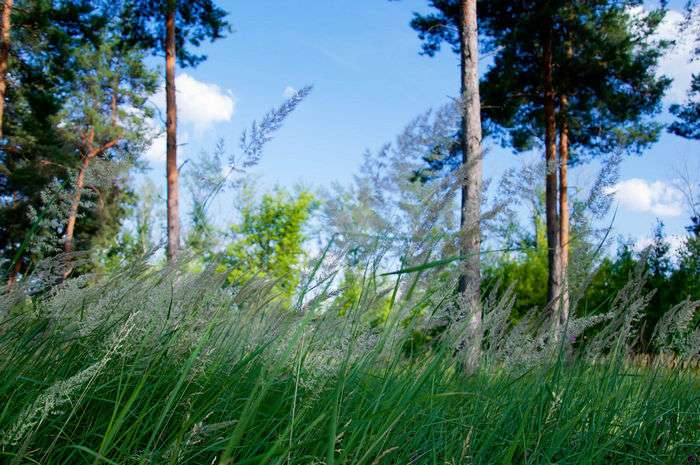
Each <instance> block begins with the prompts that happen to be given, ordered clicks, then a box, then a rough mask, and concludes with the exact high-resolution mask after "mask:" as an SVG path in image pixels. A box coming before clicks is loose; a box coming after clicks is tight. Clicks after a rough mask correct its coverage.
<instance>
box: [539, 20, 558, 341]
mask: <svg viewBox="0 0 700 465" xmlns="http://www.w3.org/2000/svg"><path fill="white" fill-rule="evenodd" d="M552 42H553V31H552V28H551V26H550V27H548V28H547V29H546V32H545V35H544V41H543V61H544V63H543V64H544V119H545V142H544V144H545V161H546V164H547V173H546V178H545V209H546V217H547V262H548V265H549V267H548V279H547V301H548V304H549V305H551V309H552V312H553V315H552V316H553V321H554V324H555V325H556V326H557V327H558V318H557V316H558V310H557V309H558V307H559V299H560V297H561V283H560V278H561V271H560V265H561V260H560V253H559V218H558V217H559V215H558V214H557V200H558V199H557V197H558V196H557V194H558V189H557V187H558V186H557V122H556V116H555V112H554V103H555V102H554V100H555V95H554V83H553V78H552V72H553V50H552V49H553V43H552ZM555 329H557V330H558V328H555ZM557 332H558V331H557Z"/></svg>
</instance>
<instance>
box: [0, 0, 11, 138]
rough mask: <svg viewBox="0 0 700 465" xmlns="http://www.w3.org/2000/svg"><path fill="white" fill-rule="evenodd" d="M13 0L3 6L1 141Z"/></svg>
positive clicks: (0, 60)
mask: <svg viewBox="0 0 700 465" xmlns="http://www.w3.org/2000/svg"><path fill="white" fill-rule="evenodd" d="M12 3H13V0H5V1H4V2H3V6H2V32H0V139H2V136H3V131H2V125H3V122H4V118H3V117H4V115H5V90H6V89H7V62H8V60H9V58H10V29H11V27H12V26H11V19H12Z"/></svg>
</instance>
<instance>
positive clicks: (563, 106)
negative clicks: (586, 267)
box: [559, 94, 570, 327]
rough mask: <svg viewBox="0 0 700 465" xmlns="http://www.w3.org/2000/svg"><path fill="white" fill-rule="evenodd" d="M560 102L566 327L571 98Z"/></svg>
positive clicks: (565, 311) (564, 314)
mask: <svg viewBox="0 0 700 465" xmlns="http://www.w3.org/2000/svg"><path fill="white" fill-rule="evenodd" d="M559 101H560V113H561V119H560V121H561V123H560V128H559V234H560V235H559V245H560V253H561V270H560V272H561V287H562V291H561V292H562V294H561V313H560V314H559V323H560V324H561V326H562V327H566V324H567V322H568V320H569V306H570V296H569V277H568V272H569V193H568V188H569V180H568V173H567V171H568V168H569V116H568V108H569V98H568V96H567V95H566V94H562V96H561V97H560V99H559Z"/></svg>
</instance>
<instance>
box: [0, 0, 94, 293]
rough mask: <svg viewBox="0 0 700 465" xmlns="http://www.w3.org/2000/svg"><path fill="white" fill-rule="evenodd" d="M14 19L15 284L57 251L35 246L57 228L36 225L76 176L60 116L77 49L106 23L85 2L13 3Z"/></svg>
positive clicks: (5, 225)
mask: <svg viewBox="0 0 700 465" xmlns="http://www.w3.org/2000/svg"><path fill="white" fill-rule="evenodd" d="M11 22H12V36H11V37H12V42H11V44H8V61H7V73H8V79H7V80H6V81H5V83H6V86H5V91H6V92H5V95H4V97H5V98H4V101H3V103H4V104H5V105H4V112H3V139H2V144H1V145H0V155H1V156H0V198H2V201H0V254H1V255H0V256H1V258H0V261H2V262H4V263H3V272H5V273H8V274H9V280H10V281H13V280H14V277H15V276H16V275H17V274H18V273H25V272H26V271H27V269H28V267H30V266H31V264H32V262H34V261H36V260H37V259H39V258H41V257H42V256H43V255H45V254H46V253H53V251H48V250H43V249H42V250H40V249H41V248H37V247H34V246H32V244H30V242H31V243H33V244H36V243H39V242H42V243H43V242H50V241H51V238H52V237H54V236H55V234H56V232H57V231H55V230H53V229H52V230H48V229H45V228H38V226H37V224H38V223H37V215H41V214H42V212H44V213H45V212H46V211H47V209H49V208H50V207H49V205H48V204H47V198H46V194H47V192H48V191H50V190H52V189H54V188H55V187H56V186H58V185H61V184H65V183H66V182H68V181H69V178H70V175H69V171H68V170H66V167H71V166H72V162H73V159H72V157H71V154H70V153H67V152H66V151H65V150H64V149H65V147H66V144H65V141H64V140H63V137H62V135H61V134H60V133H59V131H58V130H57V129H58V128H57V127H56V124H55V123H56V116H57V115H58V113H59V112H60V111H61V108H62V106H63V104H64V102H65V98H66V95H67V94H68V93H69V92H70V85H71V82H72V80H73V79H74V76H75V74H74V71H75V69H76V62H75V56H74V54H73V53H72V51H73V50H74V49H75V48H77V47H79V46H80V45H81V44H88V43H89V44H95V43H96V41H97V38H96V32H99V31H100V30H101V29H102V27H103V26H104V24H105V19H104V17H103V16H102V15H101V14H100V12H99V11H98V10H97V9H96V8H95V6H94V5H91V4H90V2H88V1H84V0H81V1H79V0H75V1H61V2H57V1H55V0H15V1H14V3H13V9H12V11H11ZM6 30H7V29H6ZM9 45H11V46H9ZM10 77H11V78H10ZM43 216H44V217H46V216H47V215H46V214H44V215H43ZM30 231H31V234H29V232H30ZM30 236H31V241H30V240H29V239H30ZM8 265H9V267H10V268H11V269H8V268H7V266H8Z"/></svg>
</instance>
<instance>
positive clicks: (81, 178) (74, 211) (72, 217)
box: [63, 157, 90, 277]
mask: <svg viewBox="0 0 700 465" xmlns="http://www.w3.org/2000/svg"><path fill="white" fill-rule="evenodd" d="M89 165H90V159H89V158H88V157H84V158H83V161H82V162H81V163H80V169H79V170H78V177H77V179H76V180H75V192H74V193H73V198H72V199H71V204H70V210H69V211H68V222H67V224H66V235H65V239H64V242H63V251H64V252H66V253H71V252H73V235H74V233H75V223H76V220H77V218H78V208H79V207H80V198H81V197H82V195H83V187H84V186H85V172H86V171H87V169H88V166H89ZM64 273H65V275H66V276H67V275H68V274H69V273H70V271H66V272H64ZM64 277H65V276H64Z"/></svg>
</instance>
